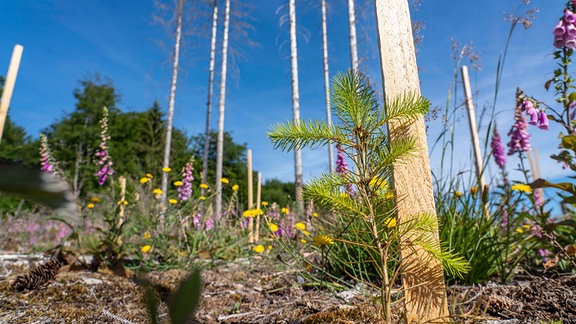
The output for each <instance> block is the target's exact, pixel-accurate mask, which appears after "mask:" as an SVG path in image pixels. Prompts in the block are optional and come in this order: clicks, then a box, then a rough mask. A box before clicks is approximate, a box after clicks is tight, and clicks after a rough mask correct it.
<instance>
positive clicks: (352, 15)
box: [348, 0, 358, 73]
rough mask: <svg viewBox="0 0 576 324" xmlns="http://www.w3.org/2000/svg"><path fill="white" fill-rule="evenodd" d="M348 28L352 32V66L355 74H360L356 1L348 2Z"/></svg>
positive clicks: (349, 0)
mask: <svg viewBox="0 0 576 324" xmlns="http://www.w3.org/2000/svg"><path fill="white" fill-rule="evenodd" d="M348 28H349V30H350V65H351V67H352V71H353V72H355V73H356V72H358V43H357V41H356V9H354V0H348Z"/></svg>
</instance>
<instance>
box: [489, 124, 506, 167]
mask: <svg viewBox="0 0 576 324" xmlns="http://www.w3.org/2000/svg"><path fill="white" fill-rule="evenodd" d="M490 146H491V147H492V154H493V155H494V160H495V161H496V164H498V166H499V167H500V168H502V169H503V168H504V166H505V165H506V152H505V151H504V145H503V144H502V140H501V139H500V134H499V133H498V129H497V128H496V127H494V132H493V133H492V141H491V142H490Z"/></svg>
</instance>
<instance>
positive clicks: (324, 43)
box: [321, 0, 334, 173]
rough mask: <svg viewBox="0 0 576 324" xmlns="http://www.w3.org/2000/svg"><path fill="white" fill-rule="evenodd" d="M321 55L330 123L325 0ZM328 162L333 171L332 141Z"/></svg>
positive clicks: (324, 2) (330, 122)
mask: <svg viewBox="0 0 576 324" xmlns="http://www.w3.org/2000/svg"><path fill="white" fill-rule="evenodd" d="M321 9H322V57H323V60H324V94H325V97H326V122H327V124H328V126H331V125H332V114H331V111H330V72H329V69H328V28H327V27H326V0H322V8H321ZM328 163H329V164H330V173H333V172H334V151H333V145H332V143H328Z"/></svg>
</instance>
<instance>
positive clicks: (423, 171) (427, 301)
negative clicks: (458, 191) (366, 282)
mask: <svg viewBox="0 0 576 324" xmlns="http://www.w3.org/2000/svg"><path fill="white" fill-rule="evenodd" d="M374 4H375V11H376V23H377V28H378V42H379V48H380V61H381V68H382V83H383V92H384V98H385V100H393V99H394V98H397V97H398V96H402V95H406V94H407V92H408V93H411V94H414V95H419V94H420V86H419V81H418V68H417V66H416V54H415V49H414V40H413V37H412V28H411V25H410V12H409V8H408V1H407V0H375V1H374ZM388 131H389V134H390V141H391V142H393V141H394V140H395V139H397V138H401V137H402V136H403V135H404V134H406V133H408V134H410V135H411V136H412V137H413V138H414V139H415V141H416V147H418V148H419V151H418V152H417V153H416V154H414V156H412V157H411V158H409V159H406V160H404V161H403V162H401V163H395V164H394V170H393V179H394V187H395V191H396V205H397V217H398V222H399V223H404V222H410V221H411V220H414V219H415V218H417V217H419V215H422V214H424V213H428V214H433V215H435V214H436V209H435V204H434V196H433V191H432V176H431V171H430V158H429V156H428V144H427V142H426V129H425V126H424V119H423V117H420V118H419V119H417V120H416V121H415V122H413V123H412V124H410V125H408V126H407V127H400V126H399V125H398V124H397V123H391V124H389V125H388ZM415 170H417V172H415ZM413 235H422V233H413ZM429 235H432V239H433V240H435V241H436V243H438V242H439V238H438V229H437V228H436V230H435V231H433V232H432V233H430V234H429ZM403 237H404V236H403ZM410 237H411V235H407V236H405V237H404V239H403V240H402V242H401V249H402V251H401V255H402V259H403V260H404V262H406V264H407V266H406V268H405V269H404V271H402V283H403V286H404V292H405V305H406V317H407V322H408V323H411V322H412V321H413V320H416V321H424V322H426V321H429V320H433V319H440V318H446V317H447V316H448V307H447V304H446V288H445V286H444V276H443V272H442V266H441V264H440V262H439V261H438V260H435V259H433V258H431V257H430V256H429V255H427V254H426V252H425V251H423V250H422V249H421V248H418V247H415V246H413V245H412V244H410Z"/></svg>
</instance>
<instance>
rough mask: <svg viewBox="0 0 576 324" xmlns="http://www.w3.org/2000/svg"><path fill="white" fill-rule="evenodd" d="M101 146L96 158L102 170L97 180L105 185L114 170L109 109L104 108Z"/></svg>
mask: <svg viewBox="0 0 576 324" xmlns="http://www.w3.org/2000/svg"><path fill="white" fill-rule="evenodd" d="M100 128H101V131H100V140H101V142H100V145H99V150H98V151H96V153H95V154H94V156H96V157H98V158H99V159H98V165H101V166H102V168H101V169H100V170H99V171H98V172H96V178H98V184H100V185H103V184H104V183H105V182H106V178H107V176H109V175H113V174H114V170H113V169H112V165H113V163H112V161H111V160H110V157H109V156H108V144H107V143H108V140H109V139H110V136H108V108H106V107H104V109H102V119H100Z"/></svg>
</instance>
